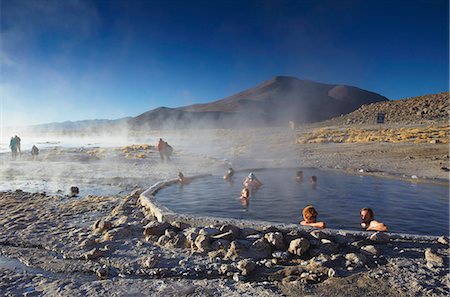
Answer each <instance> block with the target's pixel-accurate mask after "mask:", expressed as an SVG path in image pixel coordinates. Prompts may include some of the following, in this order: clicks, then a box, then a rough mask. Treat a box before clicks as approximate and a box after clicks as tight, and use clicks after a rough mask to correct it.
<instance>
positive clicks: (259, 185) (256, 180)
mask: <svg viewBox="0 0 450 297" xmlns="http://www.w3.org/2000/svg"><path fill="white" fill-rule="evenodd" d="M255 184H256V186H257V187H261V186H262V185H263V184H262V182H261V181H260V180H259V179H257V178H255Z"/></svg>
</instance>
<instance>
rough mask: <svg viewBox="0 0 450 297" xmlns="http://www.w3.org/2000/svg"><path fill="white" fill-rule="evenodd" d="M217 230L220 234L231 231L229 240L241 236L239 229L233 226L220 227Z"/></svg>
mask: <svg viewBox="0 0 450 297" xmlns="http://www.w3.org/2000/svg"><path fill="white" fill-rule="evenodd" d="M219 230H220V232H228V231H231V232H232V234H233V238H232V239H231V240H235V239H238V238H239V236H240V234H241V229H240V228H239V227H236V226H234V225H222V226H221V227H220V229H219Z"/></svg>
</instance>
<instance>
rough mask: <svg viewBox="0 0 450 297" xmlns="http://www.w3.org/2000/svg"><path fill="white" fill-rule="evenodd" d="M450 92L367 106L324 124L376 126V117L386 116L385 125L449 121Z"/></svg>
mask: <svg viewBox="0 0 450 297" xmlns="http://www.w3.org/2000/svg"><path fill="white" fill-rule="evenodd" d="M448 100H449V92H442V93H439V94H428V95H423V96H417V97H411V98H405V99H402V100H395V101H387V102H376V103H372V104H365V105H363V106H361V107H360V108H358V109H357V110H355V111H354V112H351V113H349V114H346V115H344V116H340V117H338V118H333V119H331V120H329V121H325V122H324V123H323V124H325V125H330V124H335V125H338V124H343V125H351V124H375V123H376V116H377V114H378V113H380V112H382V113H384V114H385V123H387V124H388V123H402V124H420V123H424V122H427V121H443V122H447V121H448V116H449V114H448V112H449V101H448Z"/></svg>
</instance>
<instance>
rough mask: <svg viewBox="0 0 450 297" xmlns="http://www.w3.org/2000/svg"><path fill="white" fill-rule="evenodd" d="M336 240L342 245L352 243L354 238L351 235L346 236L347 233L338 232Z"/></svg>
mask: <svg viewBox="0 0 450 297" xmlns="http://www.w3.org/2000/svg"><path fill="white" fill-rule="evenodd" d="M334 240H335V241H336V242H337V243H338V244H339V245H342V246H346V245H349V244H351V243H352V242H353V241H354V239H353V238H352V237H351V236H345V235H342V234H337V235H336V236H335V237H334Z"/></svg>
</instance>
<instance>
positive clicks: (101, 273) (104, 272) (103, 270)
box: [95, 265, 110, 279]
mask: <svg viewBox="0 0 450 297" xmlns="http://www.w3.org/2000/svg"><path fill="white" fill-rule="evenodd" d="M95 275H96V276H97V278H98V279H107V278H108V277H109V275H110V270H109V268H108V267H107V266H106V265H103V266H102V267H100V268H99V269H97V270H96V271H95Z"/></svg>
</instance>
